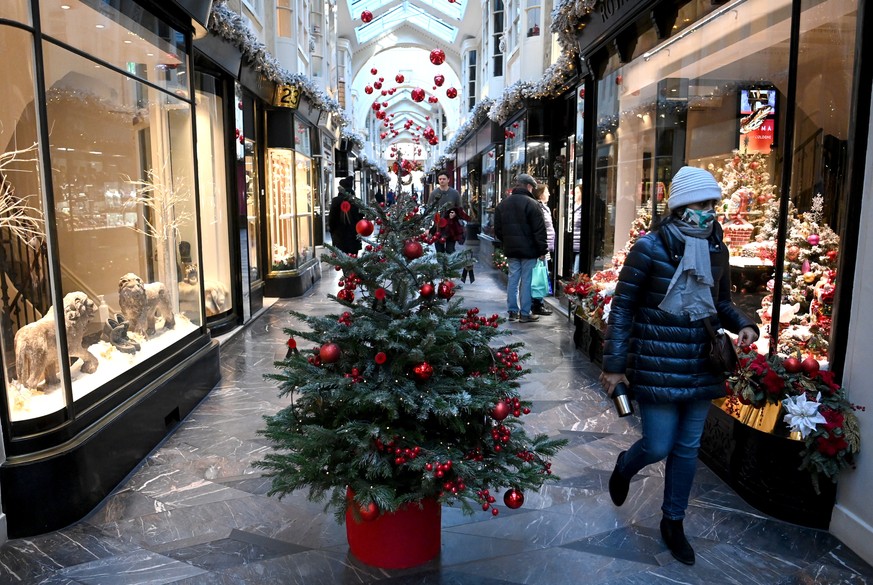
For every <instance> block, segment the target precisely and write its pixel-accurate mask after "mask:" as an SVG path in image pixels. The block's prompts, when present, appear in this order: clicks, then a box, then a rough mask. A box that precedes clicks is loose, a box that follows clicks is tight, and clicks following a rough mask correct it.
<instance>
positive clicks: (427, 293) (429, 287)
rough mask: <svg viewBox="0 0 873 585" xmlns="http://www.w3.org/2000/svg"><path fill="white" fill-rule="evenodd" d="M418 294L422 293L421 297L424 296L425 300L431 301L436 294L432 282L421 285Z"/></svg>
mask: <svg viewBox="0 0 873 585" xmlns="http://www.w3.org/2000/svg"><path fill="white" fill-rule="evenodd" d="M418 292H420V293H421V296H423V297H424V298H426V299H429V298H430V297H432V296H433V293H434V287H433V284H432V283H430V282H425V283H424V284H423V285H421V288H420V289H418Z"/></svg>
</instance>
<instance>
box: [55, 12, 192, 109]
mask: <svg viewBox="0 0 873 585" xmlns="http://www.w3.org/2000/svg"><path fill="white" fill-rule="evenodd" d="M62 6H68V7H69V8H68V9H66V10H65V9H64V8H62ZM40 18H41V23H42V29H43V33H44V34H45V35H47V36H50V37H52V38H54V39H57V40H59V41H61V42H63V43H66V44H67V45H71V46H73V47H76V48H78V49H79V50H81V51H83V52H85V53H87V54H89V55H93V56H94V57H95V58H96V59H100V60H102V61H104V62H106V63H109V64H110V65H113V66H114V67H116V68H118V69H121V70H123V71H127V72H128V73H129V74H130V75H132V76H135V77H137V78H138V79H140V80H142V81H146V82H149V83H151V84H154V85H156V86H158V87H161V88H163V89H165V90H167V91H169V92H171V93H173V94H175V95H177V96H180V97H187V96H188V77H187V73H188V62H187V58H186V56H185V41H184V39H185V36H184V35H183V34H182V33H181V32H180V31H177V30H174V29H172V28H170V27H168V26H167V25H166V23H165V22H163V21H161V20H159V19H158V18H157V17H155V16H153V15H150V14H148V13H147V12H144V11H142V10H141V9H139V8H138V7H137V6H136V4H134V3H133V2H123V3H121V4H120V6H119V8H112V9H106V10H95V9H93V8H92V7H91V6H89V3H88V2H84V1H82V0H70V1H68V2H65V3H60V4H59V3H56V2H42V3H40Z"/></svg>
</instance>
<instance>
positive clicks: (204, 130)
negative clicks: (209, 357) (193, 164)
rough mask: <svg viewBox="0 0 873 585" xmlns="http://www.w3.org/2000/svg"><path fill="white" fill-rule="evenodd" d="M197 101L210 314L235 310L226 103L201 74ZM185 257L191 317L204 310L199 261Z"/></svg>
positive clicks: (185, 301) (185, 296)
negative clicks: (195, 298)
mask: <svg viewBox="0 0 873 585" xmlns="http://www.w3.org/2000/svg"><path fill="white" fill-rule="evenodd" d="M195 79H196V97H197V171H198V181H199V183H198V184H199V188H200V223H201V225H200V236H201V238H202V245H203V249H204V250H209V251H210V253H209V254H204V255H203V259H202V261H203V266H202V278H203V295H204V299H205V306H204V308H205V310H206V316H207V317H212V316H214V315H219V314H222V313H225V312H227V311H230V310H231V309H232V308H233V307H232V298H233V297H232V295H231V294H230V291H231V290H232V276H231V275H232V271H231V265H230V260H231V258H232V255H231V253H230V225H229V222H228V216H227V201H228V194H227V163H226V158H225V151H226V147H225V141H226V136H227V134H226V131H225V128H224V112H225V105H224V104H225V102H224V99H223V98H222V95H221V93H220V86H219V84H218V80H217V79H216V78H215V77H212V76H211V75H206V74H203V73H198V74H197V75H196V77H195ZM186 260H188V259H182V262H183V265H182V275H181V281H180V283H179V291H180V294H179V296H180V299H179V303H180V310H181V311H182V312H183V313H185V314H187V313H189V312H190V313H193V312H194V311H195V310H198V311H199V302H192V301H193V296H194V295H199V294H200V282H199V278H200V275H201V271H200V270H198V269H197V266H196V259H195V258H193V257H192V258H191V259H190V261H188V262H186Z"/></svg>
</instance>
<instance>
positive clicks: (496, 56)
mask: <svg viewBox="0 0 873 585" xmlns="http://www.w3.org/2000/svg"><path fill="white" fill-rule="evenodd" d="M493 1H494V9H493V11H492V12H491V51H492V53H491V57H492V59H493V63H494V64H493V69H492V70H493V75H494V77H503V51H504V49H505V47H504V44H505V41H504V40H503V0H493Z"/></svg>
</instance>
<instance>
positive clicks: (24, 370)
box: [14, 291, 99, 390]
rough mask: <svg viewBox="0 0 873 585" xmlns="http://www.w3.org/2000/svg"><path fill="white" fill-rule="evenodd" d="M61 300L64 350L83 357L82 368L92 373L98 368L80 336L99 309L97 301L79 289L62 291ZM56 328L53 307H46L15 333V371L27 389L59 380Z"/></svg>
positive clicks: (51, 383)
mask: <svg viewBox="0 0 873 585" xmlns="http://www.w3.org/2000/svg"><path fill="white" fill-rule="evenodd" d="M63 304H64V329H65V332H66V335H67V351H68V352H69V354H70V357H75V358H79V359H80V360H82V367H81V370H80V371H81V372H83V373H85V374H92V373H94V372H95V371H97V365H98V363H99V362H98V361H97V358H96V357H95V356H94V355H93V354H92V353H91V352H89V351H88V350H87V349H85V347H84V345H83V344H82V340H83V338H84V337H85V329H86V328H87V327H88V324H89V323H90V322H91V320H92V319H93V318H94V316H95V315H96V314H97V312H98V311H97V305H96V303H94V301H92V300H91V299H90V298H88V295H86V294H85V293H83V292H80V291H76V292H71V293H68V294H67V295H65V296H64V299H63ZM55 329H56V327H55V310H54V307H49V309H48V311H46V314H45V315H43V316H42V317H41V318H40V319H39V320H37V321H34V322H33V323H28V324H27V325H25V326H24V327H22V328H21V329H19V330H18V332H17V333H16V334H15V341H14V345H15V371H16V374H17V376H18V382H19V384H21V385H22V386H24V387H25V388H27V389H30V390H35V389H36V388H37V386H39V384H40V382H41V381H43V380H45V383H46V385H54V384H59V383H60V379H59V378H58V369H59V363H58V350H57V345H56V344H57V339H56V335H55Z"/></svg>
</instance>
